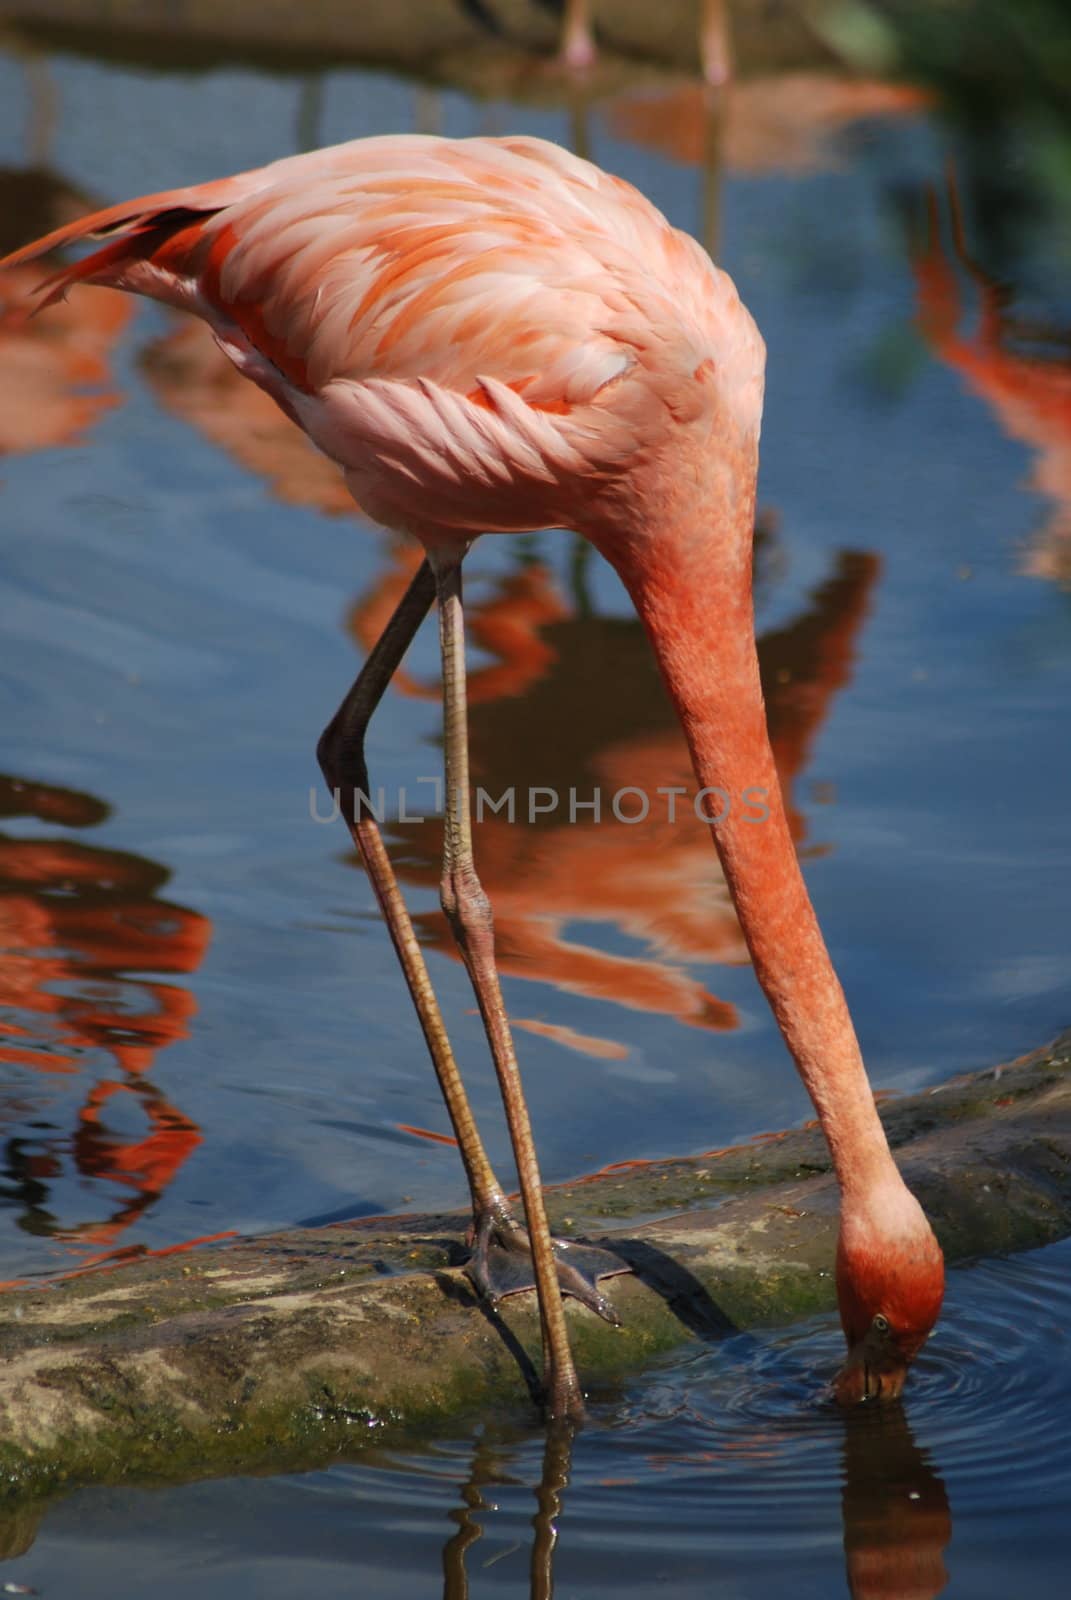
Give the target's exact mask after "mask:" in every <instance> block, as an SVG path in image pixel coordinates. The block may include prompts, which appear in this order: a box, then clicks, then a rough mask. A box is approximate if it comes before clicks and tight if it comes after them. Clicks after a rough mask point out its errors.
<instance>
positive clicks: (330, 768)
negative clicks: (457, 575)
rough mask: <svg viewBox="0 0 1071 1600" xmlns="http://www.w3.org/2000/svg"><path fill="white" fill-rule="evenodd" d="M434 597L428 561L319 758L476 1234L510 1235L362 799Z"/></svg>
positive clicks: (323, 739) (419, 956)
mask: <svg viewBox="0 0 1071 1600" xmlns="http://www.w3.org/2000/svg"><path fill="white" fill-rule="evenodd" d="M434 598H435V579H434V578H433V576H432V573H431V568H430V567H429V566H428V563H427V562H426V561H425V562H423V563H422V565H421V567H420V569H419V571H418V572H417V574H416V576H415V577H414V579H413V581H412V583H411V584H410V585H409V588H408V589H407V590H406V592H405V594H404V595H403V597H402V599H401V601H400V603H399V605H398V608H397V610H396V611H395V612H394V615H393V616H392V617H391V619H390V621H389V622H388V623H387V626H386V628H385V629H384V631H383V633H382V634H381V635H380V637H379V639H378V640H377V641H376V644H375V646H374V647H373V649H372V651H371V652H370V654H369V656H368V659H367V660H366V661H365V664H364V666H363V667H362V668H361V671H360V672H359V673H358V675H357V679H356V681H355V682H354V684H353V686H352V688H351V689H350V691H349V693H348V694H347V696H346V698H345V699H344V700H343V702H342V704H341V705H340V706H339V708H338V710H337V711H336V713H335V715H334V716H333V717H332V719H331V721H330V722H329V723H328V725H327V727H326V728H325V729H324V732H323V733H322V735H321V736H320V742H319V744H318V745H317V747H316V755H317V758H318V760H319V762H320V767H321V770H322V772H323V775H324V777H325V778H326V780H327V786H328V788H329V789H330V790H331V792H332V794H333V795H335V797H336V800H337V804H338V807H339V810H340V811H341V813H342V815H343V817H344V818H345V821H346V826H347V827H348V828H349V830H350V833H351V835H352V837H353V842H354V844H355V845H356V846H357V849H358V851H359V852H360V856H361V860H362V861H363V862H364V866H365V870H366V871H367V873H368V877H369V880H370V882H371V884H372V888H373V891H374V893H375V896H376V899H377V901H378V902H379V907H380V910H381V911H382V913H383V919H384V921H385V922H386V924H387V928H388V931H389V932H390V936H391V941H392V943H393V945H394V948H395V950H396V951H397V954H398V959H399V961H400V962H401V965H402V971H403V972H404V974H405V981H406V983H407V985H408V987H409V993H410V994H411V995H412V997H413V1005H414V1006H415V1008H416V1013H417V1017H418V1018H419V1020H420V1026H421V1029H422V1030H423V1034H424V1038H425V1040H426V1041H427V1046H428V1051H429V1053H430V1055H431V1059H432V1064H433V1065H434V1068H435V1075H436V1077H437V1078H438V1080H439V1088H440V1089H441V1090H442V1096H443V1099H444V1100H445V1102H446V1109H447V1112H448V1113H449V1116H450V1122H451V1125H452V1127H453V1130H454V1137H455V1138H456V1139H457V1144H458V1149H459V1151H460V1153H461V1160H462V1163H463V1165H464V1168H465V1176H466V1177H467V1179H468V1183H469V1190H470V1192H471V1194H472V1208H473V1214H474V1216H475V1218H476V1221H477V1227H479V1226H480V1224H481V1221H482V1222H483V1223H484V1226H485V1227H486V1228H490V1227H491V1226H492V1225H493V1226H496V1227H500V1228H503V1229H505V1228H509V1227H510V1226H516V1224H513V1223H512V1221H511V1217H510V1208H509V1202H508V1201H507V1199H506V1196H505V1192H504V1190H503V1189H502V1186H501V1184H500V1183H499V1181H498V1179H497V1178H496V1177H495V1174H494V1171H493V1169H492V1167H491V1163H490V1161H489V1160H488V1158H487V1152H486V1151H485V1149H484V1147H483V1142H482V1140H481V1139H480V1135H479V1133H478V1131H477V1128H476V1121H475V1118H474V1117H473V1114H472V1109H471V1107H470V1105H469V1102H468V1096H467V1095H466V1093H465V1088H464V1085H463V1083H462V1081H461V1073H460V1072H459V1070H458V1065H457V1062H456V1060H455V1059H454V1052H453V1050H452V1048H451V1045H450V1040H449V1038H448V1037H447V1033H446V1028H445V1025H444V1023H443V1019H442V1013H441V1011H440V1010H439V1002H438V1000H437V999H436V996H435V991H434V989H433V988H432V984H431V978H430V977H429V975H428V969H427V966H426V965H425V962H424V954H423V951H422V950H421V948H420V945H419V943H418V941H417V937H416V933H415V932H414V930H413V924H412V922H411V921H410V918H409V912H408V909H407V908H406V904H405V901H404V899H403V898H402V892H401V889H400V888H399V887H398V880H397V878H396V877H395V875H394V868H393V866H392V865H391V860H390V857H389V855H388V854H387V850H386V847H385V845H384V843H383V837H382V835H381V833H380V831H379V826H378V824H377V822H376V819H375V817H374V816H373V814H372V811H371V809H370V807H369V806H367V805H364V804H362V797H364V798H365V799H366V798H367V796H368V793H369V788H368V767H367V765H366V763H365V756H364V738H365V733H366V732H367V729H368V724H369V722H370V721H371V719H372V713H373V712H374V711H375V709H376V707H377V705H378V704H379V702H380V700H381V699H382V698H383V695H384V692H385V691H386V688H387V685H388V684H389V683H390V680H391V678H392V677H393V676H394V674H395V672H396V671H397V669H398V667H399V666H400V664H401V661H402V658H403V656H404V655H405V652H406V651H407V650H408V648H409V646H410V644H411V643H412V641H413V638H414V635H415V634H416V632H417V629H418V628H419V627H420V624H421V623H422V622H423V620H424V618H425V617H426V616H427V614H428V612H429V611H430V609H431V603H432V601H433V600H434Z"/></svg>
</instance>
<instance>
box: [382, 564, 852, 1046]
mask: <svg viewBox="0 0 1071 1600" xmlns="http://www.w3.org/2000/svg"><path fill="white" fill-rule="evenodd" d="M399 559H401V558H399ZM401 565H402V567H403V571H401V572H397V571H396V572H392V573H391V574H390V575H389V577H388V578H387V579H385V580H384V583H383V588H384V593H383V594H382V595H381V594H380V593H379V592H378V589H377V590H376V591H374V592H373V594H372V595H371V596H368V597H366V598H365V599H364V601H363V602H362V603H361V604H360V606H358V607H357V608H355V611H354V614H353V620H354V622H355V624H356V628H357V632H358V641H359V643H360V644H361V645H362V648H363V647H364V645H365V642H366V634H365V629H366V628H368V629H372V628H373V627H374V626H375V621H376V619H377V618H378V616H379V614H380V612H381V610H382V609H383V608H384V607H389V605H390V604H391V603H392V602H391V596H392V595H393V593H394V590H395V587H396V586H397V584H398V583H399V582H404V581H405V579H404V565H405V562H404V560H403V561H401ZM878 572H879V564H878V560H877V557H875V556H873V555H869V554H859V553H851V552H847V553H843V554H842V555H840V556H839V557H838V558H837V560H836V562H835V564H834V567H833V570H832V572H831V574H830V576H829V578H828V579H827V580H826V582H825V583H823V584H821V585H820V586H819V587H818V588H817V589H816V590H815V591H814V593H813V594H812V595H811V597H810V600H809V603H808V605H807V608H806V610H804V611H803V612H802V613H801V615H800V616H798V617H797V618H796V619H795V621H793V622H792V623H790V624H789V625H787V626H785V627H783V628H780V629H777V630H775V631H771V632H768V633H767V634H766V635H765V637H764V638H763V639H761V640H760V643H759V654H760V661H761V663H762V667H763V681H764V688H765V694H766V704H767V716H768V721H769V727H770V737H771V742H772V744H773V749H774V754H775V757H776V760H777V765H778V772H779V774H780V778H781V783H782V788H783V791H784V794H785V798H786V803H787V808H788V814H789V820H790V825H791V828H792V833H793V837H794V838H795V839H796V840H797V842H798V843H800V842H802V841H803V840H804V838H805V834H806V823H805V819H804V816H803V813H802V811H801V810H800V809H799V807H798V806H797V805H796V804H795V803H794V800H793V786H794V784H795V783H796V781H797V780H798V778H799V776H800V774H801V773H802V772H803V771H804V769H805V767H806V765H807V762H808V760H809V756H810V751H811V748H812V746H813V743H814V740H815V738H816V736H817V733H818V731H819V729H820V728H821V727H822V725H823V723H824V721H825V719H826V717H827V715H828V713H829V710H830V707H831V705H832V702H833V699H834V697H835V695H836V694H837V692H838V691H839V690H840V689H841V688H843V687H844V686H845V685H846V684H847V683H848V682H849V680H850V677H851V672H852V666H853V663H854V659H855V652H856V645H857V639H858V635H859V632H860V629H861V627H862V625H863V622H864V620H865V617H866V614H867V610H868V607H869V603H870V597H871V593H872V590H873V588H874V585H875V583H876V581H877V577H878ZM473 631H474V632H478V634H479V638H480V642H481V644H482V645H484V647H485V648H490V649H492V650H494V651H496V652H497V653H498V654H499V657H500V659H499V661H497V662H496V663H493V664H492V665H491V666H489V667H486V668H485V669H484V674H485V676H484V678H483V682H482V684H481V685H479V692H478V694H474V695H473V696H472V697H471V698H470V706H471V716H470V749H471V759H472V770H473V781H474V783H475V784H477V785H478V786H479V787H480V788H481V789H482V790H483V791H484V792H485V794H486V795H487V796H489V797H490V801H491V803H497V802H499V801H500V800H501V797H502V796H503V795H504V794H506V793H508V792H512V793H513V794H514V795H515V796H516V806H520V807H521V808H522V809H524V808H526V806H527V805H528V803H529V797H534V796H537V795H539V796H541V797H542V796H545V797H546V798H545V799H543V798H540V799H538V800H537V801H536V804H537V805H538V804H547V805H548V807H549V805H550V797H551V796H557V797H558V803H557V804H556V805H555V806H554V808H553V810H548V812H547V813H546V814H543V815H539V814H536V815H535V816H534V817H533V819H532V821H533V823H534V827H532V826H527V825H526V826H524V827H520V826H517V825H516V822H515V821H514V822H511V820H510V817H509V812H508V809H505V810H503V811H501V812H500V813H499V814H497V815H496V814H494V813H492V812H491V811H490V810H489V808H485V811H484V815H483V819H482V821H480V822H479V823H478V829H479V851H480V863H481V872H482V874H483V878H484V883H485V885H486V886H487V889H488V892H489V893H490V894H491V895H492V896H493V897H494V900H495V905H496V948H497V953H498V960H499V967H500V970H501V971H502V972H504V973H507V974H509V975H510V976H512V977H518V978H527V979H531V980H535V981H537V982H541V983H549V984H552V985H554V986H555V987H556V988H558V989H560V990H564V991H565V992H568V993H571V994H577V995H582V996H585V997H587V998H590V999H596V1000H606V1001H611V1002H613V1003H614V1004H616V1005H623V1006H627V1007H629V1008H631V1009H635V1010H640V1011H645V1012H649V1013H653V1014H658V1015H663V1016H669V1017H673V1018H674V1019H676V1020H677V1021H679V1022H683V1023H686V1024H688V1025H691V1026H695V1027H703V1028H714V1029H726V1028H732V1027H734V1026H735V1024H736V1014H735V1011H734V1009H733V1007H732V1006H731V1005H729V1004H727V1003H726V1002H725V1001H723V1000H720V999H718V998H717V997H716V996H714V995H712V994H710V993H709V992H708V991H707V990H706V989H705V988H704V987H703V985H702V984H701V983H700V982H698V980H697V979H695V978H694V977H693V976H692V975H691V974H690V973H689V971H688V966H689V964H691V963H695V962H701V963H714V962H718V963H733V964H736V963H739V964H743V963H746V961H747V959H748V957H747V950H746V947H745V945H744V941H743V938H742V936H741V933H740V929H739V925H738V923H737V919H736V915H735V913H734V911H733V909H732V905H731V902H730V899H729V895H728V891H727V889H726V888H725V886H724V883H722V882H721V881H720V880H719V879H718V878H716V877H715V873H714V869H713V868H712V866H711V865H710V863H709V859H708V858H709V852H705V851H704V848H703V846H704V844H705V842H706V841H705V835H704V832H703V829H702V827H701V826H699V825H698V824H697V823H696V821H695V818H694V816H693V814H692V811H691V809H690V805H691V802H690V800H689V798H688V797H689V796H690V795H691V794H692V789H693V785H692V781H691V779H690V768H689V765H688V757H687V753H686V751H685V748H684V745H683V742H682V740H681V738H680V735H679V733H678V731H677V728H676V723H675V720H674V717H673V713H672V710H671V708H670V705H669V702H668V700H667V699H666V697H665V694H664V692H663V690H662V687H661V683H660V681H659V679H658V678H657V676H656V675H655V673H654V672H653V670H652V669H651V666H650V663H649V660H648V655H647V646H646V641H645V639H644V636H643V632H642V629H641V627H640V624H639V623H638V622H636V621H635V620H634V619H632V618H631V617H600V616H594V615H585V614H583V613H581V612H579V611H576V610H574V609H573V608H571V607H570V606H569V605H568V604H567V603H566V601H565V599H564V597H563V596H562V595H561V593H560V591H559V590H558V588H557V587H556V586H555V584H554V581H553V579H552V578H551V575H550V573H549V572H548V571H547V569H546V568H545V567H543V566H542V565H541V564H539V563H530V564H528V565H527V566H526V567H524V568H523V569H522V570H521V571H520V572H519V573H515V574H512V575H510V576H508V577H506V578H500V579H498V580H497V582H496V584H495V585H494V586H493V587H492V592H491V594H490V596H489V597H488V598H487V599H485V600H484V601H483V603H482V604H481V606H480V608H479V618H478V623H477V624H476V625H475V626H474V630H473ZM402 687H404V688H408V691H409V692H411V693H413V692H415V693H419V694H427V695H428V696H431V695H432V693H434V692H435V691H434V690H433V687H432V685H430V684H429V685H427V686H423V685H417V684H413V682H412V680H411V679H409V680H407V681H406V683H405V684H404V685H402ZM489 691H493V692H489ZM522 691H523V692H522ZM626 789H628V790H632V791H640V794H641V795H643V796H647V797H649V799H650V801H651V802H652V803H651V805H650V809H649V812H648V814H647V816H646V817H643V818H641V820H638V821H636V822H634V823H632V824H624V823H621V822H618V821H616V820H615V819H614V817H613V816H612V815H610V814H609V812H610V804H611V799H612V797H613V796H615V795H616V794H618V793H619V792H621V791H624V790H626ZM672 790H676V791H678V798H677V799H676V801H675V802H674V808H675V816H676V822H675V824H674V825H672V826H669V827H667V826H666V820H667V816H668V807H669V805H670V800H669V797H668V794H667V793H666V791H672ZM660 791H661V792H662V796H663V797H662V798H659V793H660ZM571 793H573V794H575V797H576V801H577V804H576V807H575V812H574V813H573V815H575V820H571V819H570V800H569V797H570V794H571ZM596 793H598V794H599V795H600V796H601V808H600V818H599V819H598V820H596V819H595V817H594V813H593V810H592V809H591V807H590V802H591V800H592V797H593V796H594V795H595V794H596ZM585 802H588V803H589V804H588V808H587V809H582V808H583V806H584V803H585ZM640 804H642V801H640V800H639V799H638V797H637V796H635V795H633V796H632V798H631V799H630V800H629V801H628V803H627V806H626V805H625V804H624V803H623V805H622V810H627V812H628V813H629V814H632V813H633V812H634V811H637V810H638V807H639V805H640ZM602 811H605V812H606V813H607V815H606V816H603V815H602V814H601V812H602ZM514 816H515V818H517V812H516V808H515V811H514ZM519 820H523V821H524V822H525V823H526V824H527V822H528V816H527V811H526V814H525V816H524V817H523V819H519ZM438 827H439V824H438V821H437V819H434V818H430V817H429V818H427V819H424V820H421V821H416V822H412V823H407V822H398V823H396V824H394V828H395V831H396V833H397V835H398V836H399V837H400V839H401V840H402V841H403V849H402V851H401V861H400V865H399V873H400V876H401V877H402V878H403V879H404V880H405V881H406V882H409V883H416V884H419V885H421V886H426V887H428V888H429V889H430V888H433V887H434V885H435V883H436V882H437V881H438V879H437V873H438V865H437V859H438V857H437V852H438ZM414 920H415V921H416V922H417V923H418V925H419V926H420V927H421V928H422V931H423V935H424V937H425V938H426V939H427V940H428V942H429V943H431V944H433V945H434V946H435V947H436V948H438V949H441V950H442V951H443V952H444V953H446V954H449V955H450V956H451V957H452V958H453V954H454V951H453V944H452V941H451V940H450V938H449V936H448V932H447V929H446V925H445V922H444V920H443V918H442V916H441V914H440V913H439V912H438V911H435V912H427V913H425V914H423V915H421V916H418V917H417V918H415V919H414ZM579 924H586V925H588V926H591V925H592V924H601V925H602V926H604V927H606V928H607V929H611V928H612V929H614V930H616V931H617V932H618V933H619V934H624V935H625V936H627V937H628V938H629V939H630V940H631V941H632V942H633V943H634V944H636V945H639V946H640V947H641V948H642V950H643V954H641V955H622V954H615V953H611V952H610V951H607V950H605V949H599V948H596V947H594V946H593V945H590V944H586V943H582V942H580V941H579V940H578V938H577V937H576V936H575V934H574V933H573V932H572V930H574V929H575V928H576V926H577V925H579ZM517 1025H518V1026H528V1027H530V1028H531V1029H532V1031H536V1032H540V1033H544V1034H549V1035H550V1036H551V1037H554V1038H557V1039H559V1040H560V1041H561V1042H563V1043H566V1044H571V1045H572V1046H574V1047H575V1048H578V1049H582V1050H586V1051H588V1052H589V1053H593V1054H601V1055H606V1054H622V1053H624V1047H623V1046H619V1045H616V1042H614V1041H606V1040H594V1041H592V1040H588V1039H586V1038H585V1037H584V1036H582V1035H576V1034H573V1033H572V1032H571V1031H570V1030H567V1029H563V1028H560V1027H558V1026H556V1025H552V1024H548V1023H544V1022H541V1021H540V1020H539V1019H538V1018H537V1019H531V1020H530V1021H527V1022H526V1021H525V1020H524V1019H520V1020H519V1021H518V1023H517Z"/></svg>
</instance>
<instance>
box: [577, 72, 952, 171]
mask: <svg viewBox="0 0 1071 1600" xmlns="http://www.w3.org/2000/svg"><path fill="white" fill-rule="evenodd" d="M927 104H928V96H927V95H926V94H925V93H924V91H923V90H921V89H917V88H914V87H912V86H910V85H908V84H895V83H881V82H879V81H877V80H875V79H867V78H846V77H844V76H842V75H836V74H833V73H818V72H794V73H780V74H778V76H776V77H773V78H752V79H750V80H748V81H745V82H743V83H739V82H733V83H730V84H728V85H727V86H726V87H725V88H724V89H723V90H721V91H720V93H719V95H718V96H717V97H716V98H712V96H711V94H710V91H709V89H707V88H706V87H705V86H704V85H703V84H701V83H695V82H688V83H681V84H679V85H677V86H675V87H674V88H672V89H669V90H659V91H657V92H656V93H642V94H636V95H628V96H625V97H623V98H622V99H621V100H619V101H617V102H616V103H615V104H614V105H613V106H612V107H611V108H610V110H609V113H608V116H609V122H610V127H611V128H612V130H613V132H614V133H615V134H616V135H617V137H618V138H621V139H628V140H630V141H631V142H632V143H633V144H639V145H643V146H645V147H647V148H648V149H651V150H657V151H658V152H659V153H660V154H661V155H665V156H668V157H669V158H670V159H671V160H673V161H679V162H682V163H683V164H685V165H687V166H702V165H704V164H705V163H706V162H707V161H709V160H710V159H711V157H712V145H711V138H710V120H711V111H712V108H714V109H716V111H717V115H718V119H719V136H718V145H717V153H718V158H719V159H720V161H721V162H722V163H723V164H724V165H725V166H726V167H728V168H731V169H732V170H733V171H736V172H752V173H758V172H795V173H807V172H818V171H821V170H822V169H823V168H826V167H829V166H832V165H833V164H834V158H833V154H832V150H831V144H830V141H831V137H832V135H833V134H835V133H836V132H837V131H838V130H839V129H841V128H843V127H844V126H846V125H847V124H849V123H852V122H859V121H861V120H862V119H863V118H867V117H890V116H898V117H903V116H914V115H916V114H917V113H918V112H919V111H921V110H923V109H924V108H925V107H926V105H927Z"/></svg>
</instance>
